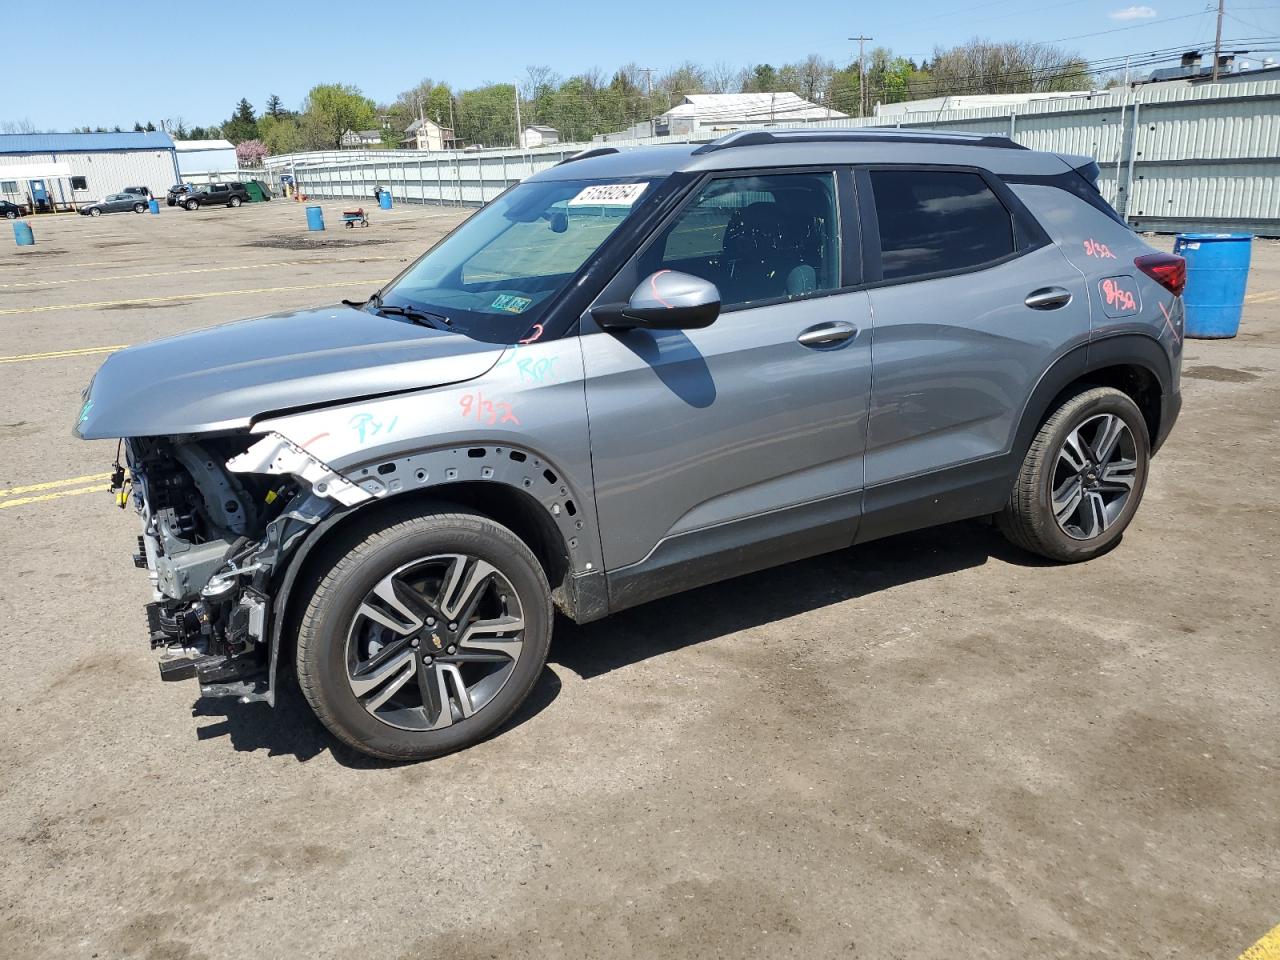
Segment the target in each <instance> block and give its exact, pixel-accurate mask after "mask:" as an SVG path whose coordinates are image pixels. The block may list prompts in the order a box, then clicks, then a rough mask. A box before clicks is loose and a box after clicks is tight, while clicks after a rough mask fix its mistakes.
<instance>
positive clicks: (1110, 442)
mask: <svg viewBox="0 0 1280 960" xmlns="http://www.w3.org/2000/svg"><path fill="white" fill-rule="evenodd" d="M1137 474H1138V446H1137V442H1136V441H1135V440H1134V436H1133V431H1132V430H1130V429H1129V425H1128V424H1127V423H1125V422H1124V420H1122V419H1121V418H1120V417H1118V416H1116V415H1115V414H1112V413H1102V414H1098V415H1097V416H1093V417H1089V418H1088V419H1086V420H1084V421H1083V422H1082V423H1080V424H1079V425H1078V426H1076V428H1075V429H1073V430H1072V431H1071V432H1070V433H1069V434H1067V438H1066V439H1065V440H1064V441H1063V442H1062V446H1061V447H1059V449H1058V456H1057V459H1056V460H1055V462H1054V467H1053V476H1052V479H1051V481H1050V482H1051V486H1050V490H1051V494H1050V503H1051V506H1052V509H1053V515H1054V519H1056V520H1057V522H1058V526H1059V527H1060V528H1061V529H1062V532H1063V533H1065V534H1066V535H1067V536H1069V537H1071V538H1072V539H1075V540H1092V539H1093V538H1094V537H1097V536H1101V535H1102V534H1103V533H1105V532H1106V531H1107V530H1108V529H1110V527H1111V526H1112V524H1114V523H1115V522H1116V521H1117V520H1118V519H1119V518H1120V516H1121V514H1123V513H1124V510H1125V507H1126V506H1127V505H1128V503H1129V498H1130V496H1131V495H1132V494H1133V484H1134V481H1135V480H1136V479H1137Z"/></svg>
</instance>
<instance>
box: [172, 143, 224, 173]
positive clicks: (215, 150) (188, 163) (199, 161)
mask: <svg viewBox="0 0 1280 960" xmlns="http://www.w3.org/2000/svg"><path fill="white" fill-rule="evenodd" d="M173 147H174V149H175V150H177V151H178V171H179V173H181V174H182V179H183V180H185V179H187V178H188V177H190V176H191V175H193V174H199V173H221V172H222V171H224V170H235V169H237V168H238V167H239V163H238V162H237V160H236V148H235V145H234V144H232V142H231V141H230V140H175V141H174V142H173Z"/></svg>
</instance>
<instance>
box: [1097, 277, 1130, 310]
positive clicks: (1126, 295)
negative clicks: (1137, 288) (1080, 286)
mask: <svg viewBox="0 0 1280 960" xmlns="http://www.w3.org/2000/svg"><path fill="white" fill-rule="evenodd" d="M1102 293H1103V295H1104V296H1106V298H1107V305H1108V306H1115V305H1117V304H1119V306H1120V309H1122V310H1136V309H1137V308H1138V302H1137V300H1135V299H1134V297H1133V294H1132V293H1131V292H1130V291H1128V290H1125V289H1124V288H1123V287H1121V286H1120V284H1118V283H1116V282H1115V281H1114V280H1112V279H1111V278H1109V277H1108V278H1107V279H1106V280H1103V281H1102Z"/></svg>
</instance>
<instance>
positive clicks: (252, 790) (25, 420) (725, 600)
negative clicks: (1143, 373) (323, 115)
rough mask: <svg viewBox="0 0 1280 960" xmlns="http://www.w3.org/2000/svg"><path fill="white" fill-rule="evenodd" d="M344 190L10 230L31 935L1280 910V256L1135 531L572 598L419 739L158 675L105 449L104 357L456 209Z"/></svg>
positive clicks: (875, 949)
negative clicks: (594, 604) (1081, 541)
mask: <svg viewBox="0 0 1280 960" xmlns="http://www.w3.org/2000/svg"><path fill="white" fill-rule="evenodd" d="M324 206H325V214H326V220H327V221H328V224H329V230H328V231H327V232H326V233H324V234H308V233H307V232H306V230H305V221H304V215H303V211H302V209H301V206H300V205H298V204H293V203H288V202H282V201H276V202H274V203H270V204H265V205H253V206H248V207H244V208H241V209H240V210H223V209H208V210H200V211H196V212H192V213H187V212H185V211H180V210H171V209H167V208H163V207H162V213H161V215H160V216H158V217H154V216H135V215H132V214H119V215H114V216H106V217H102V218H100V219H93V220H91V219H89V218H86V217H75V216H65V217H60V218H45V219H39V220H36V221H35V223H34V228H35V231H36V237H37V241H38V243H37V246H35V247H34V248H23V249H17V248H15V247H13V246H11V245H10V246H8V247H6V248H5V252H4V253H3V254H0V329H3V330H4V331H5V333H6V337H5V341H6V342H5V345H4V346H3V347H2V348H0V354H3V355H4V356H0V488H3V489H0V549H2V550H3V555H4V558H5V573H6V576H5V577H4V578H3V581H0V583H2V584H3V585H2V586H0V684H2V685H3V690H4V695H3V698H0V742H2V743H3V744H4V747H3V751H2V752H0V862H3V864H4V869H3V870H0V937H3V941H2V942H3V944H4V947H3V948H0V953H3V954H4V955H5V956H7V957H11V958H15V960H17V958H27V957H32V958H34V957H40V958H46V957H58V958H64V957H66V958H79V957H85V958H89V957H100V958H115V957H129V958H206V957H207V958H215V957H217V958H221V957H235V958H243V957H246V956H248V957H255V956H300V957H308V958H316V957H338V956H353V955H359V956H362V957H389V958H398V957H406V958H407V957H423V958H427V957H445V956H447V957H451V958H457V960H462V958H471V957H477V958H479V957H498V958H505V957H513V956H539V957H543V956H545V957H565V956H596V957H600V956H637V957H650V956H653V957H657V956H663V957H668V956H690V957H695V956H696V957H742V956H757V955H758V956H770V957H776V956H792V955H796V956H805V957H829V956H848V957H863V958H883V957H904V958H905V957H911V958H932V957H937V958H944V957H945V958H955V957H965V958H976V957H1011V958H1012V957H1019V958H1021V957H1032V956H1034V957H1071V958H1081V957H1089V958H1100V957H1117V958H1132V957H1160V958H1168V957H1187V958H1200V957H1226V958H1232V957H1235V956H1237V955H1238V954H1239V953H1240V952H1241V951H1242V950H1244V949H1245V948H1246V947H1248V946H1249V944H1251V943H1253V942H1254V941H1255V940H1257V939H1258V938H1259V937H1261V936H1262V935H1263V934H1264V933H1266V931H1267V930H1268V929H1269V928H1270V927H1272V926H1273V925H1274V924H1275V923H1276V922H1277V920H1280V904H1278V902H1277V899H1276V890H1277V884H1276V877H1277V876H1280V829H1278V827H1277V817H1276V811H1277V809H1280V786H1278V785H1277V781H1276V773H1275V758H1276V744H1277V742H1280V736H1278V734H1280V724H1278V723H1277V719H1276V717H1277V711H1276V707H1277V703H1276V700H1277V697H1276V691H1277V688H1278V686H1280V683H1278V681H1280V658H1277V656H1276V626H1277V611H1276V597H1277V583H1278V582H1280V576H1278V574H1280V562H1278V561H1277V551H1278V550H1280V538H1278V534H1280V510H1277V495H1276V480H1275V477H1276V474H1277V469H1278V467H1280V454H1278V452H1277V451H1280V430H1278V429H1277V427H1278V420H1280V244H1277V243H1276V242H1273V241H1259V242H1258V243H1257V244H1256V245H1255V250H1254V271H1253V275H1252V278H1251V284H1250V302H1249V304H1248V307H1247V310H1246V314H1245V320H1244V326H1243V330H1242V333H1241V335H1240V336H1239V337H1238V338H1237V339H1235V340H1233V341H1225V342H1206V341H1199V342H1197V341H1192V342H1190V343H1189V344H1188V347H1187V359H1186V364H1185V374H1184V376H1185V378H1186V379H1185V380H1184V396H1185V407H1184V411H1183V414H1182V419H1181V421H1180V423H1179V424H1178V427H1177V429H1176V430H1175V431H1174V433H1173V436H1172V438H1171V440H1170V441H1169V443H1168V445H1167V447H1166V448H1165V450H1164V452H1163V453H1162V454H1161V455H1160V456H1159V457H1158V458H1157V459H1156V461H1155V464H1154V469H1153V474H1152V478H1151V482H1150V486H1149V488H1148V490H1147V496H1146V502H1145V504H1144V506H1143V508H1142V510H1141V511H1140V513H1139V515H1138V518H1137V521H1136V522H1135V523H1134V525H1133V526H1132V527H1131V528H1130V531H1129V533H1128V535H1127V536H1126V538H1125V541H1124V543H1123V544H1122V545H1121V546H1120V547H1119V548H1118V549H1117V550H1115V551H1114V552H1112V553H1111V554H1109V555H1108V556H1106V557H1104V558H1102V559H1100V560H1097V561H1095V562H1093V563H1089V564H1085V565H1080V566H1075V567H1053V566H1047V565H1043V564H1041V563H1038V562H1035V561H1033V560H1031V559H1030V558H1028V557H1026V556H1023V555H1020V554H1019V553H1017V552H1016V551H1014V550H1013V549H1012V548H1010V547H1007V546H1006V545H1005V544H1004V543H1003V541H1001V540H1000V539H999V538H998V536H997V535H996V534H994V533H993V532H992V531H991V530H990V529H988V528H987V527H985V526H983V525H981V524H977V523H965V524H956V525H952V526H948V527H945V528H941V529H937V530H933V531H926V532H923V533H918V534H912V535H908V536H903V537H898V538H895V539H892V540H889V541H885V542H882V543H878V544H874V545H870V546H867V547H864V548H859V549H856V550H851V551H847V552H843V553H837V554H833V555H829V556H826V557H821V558H817V559H814V560H810V561H806V562H803V563H799V564H794V565H792V566H789V567H784V568H781V569H778V570H775V571H770V572H766V573H761V574H757V575H753V576H750V577H746V578H743V579H740V580H736V581H733V582H730V583H726V584H721V585H718V586H714V587H708V588H705V589H702V590H698V591H696V592H694V593H691V594H687V595H685V596H682V597H676V598H673V599H670V600H665V601H660V602H658V603H653V604H650V605H648V606H645V607H641V608H637V609H634V610H631V611H628V612H626V613H624V614H622V615H620V616H619V617H617V618H615V619H612V620H607V621H604V622H602V623H597V624H593V625H591V626H589V627H574V626H573V625H571V624H567V623H563V622H562V623H561V624H560V625H559V626H558V628H557V633H556V638H555V641H554V643H553V647H552V653H551V662H550V664H549V666H548V668H547V670H546V672H545V675H544V677H543V679H542V681H541V682H540V684H539V686H538V688H537V689H536V691H535V693H534V696H533V699H532V701H531V703H530V704H529V705H528V706H527V707H526V708H525V709H524V710H522V712H521V713H520V714H518V715H517V717H516V719H515V721H514V722H513V723H512V724H511V725H510V726H509V728H508V729H507V730H506V731H505V732H504V733H503V734H502V735H500V736H498V737H496V738H495V739H492V740H490V741H489V742H487V743H484V744H482V745H480V746H478V747H476V748H474V749H471V750H469V751H467V752H464V753H461V754H457V755H454V756H451V757H447V758H444V759H442V760H438V761H435V762H431V763H423V764H418V765H414V766H389V765H382V764H377V763H373V762H370V761H366V760H364V759H363V758H361V757H359V756H356V755H352V754H350V753H348V752H346V751H344V750H341V749H335V747H334V745H333V743H332V742H331V740H330V739H329V738H328V736H327V735H326V733H325V732H324V730H323V728H321V726H320V725H319V723H318V722H316V721H315V720H314V719H313V717H312V716H311V715H310V713H309V711H308V709H307V707H306V705H305V703H304V702H303V701H302V699H301V697H300V696H299V695H298V694H297V693H296V692H295V691H293V690H291V689H290V690H286V692H285V694H284V696H283V698H282V703H281V705H280V706H279V707H278V708H277V709H276V710H275V711H274V712H273V711H272V710H271V709H269V708H267V707H266V706H265V705H261V704H253V705H247V706H241V705H238V704H236V703H234V702H230V701H198V700H197V699H196V696H195V694H196V689H195V686H194V683H183V684H161V683H160V682H158V680H157V673H156V668H155V666H154V663H153V656H152V654H151V653H150V651H149V650H148V648H147V643H146V639H145V630H144V620H143V615H142V608H141V607H142V604H143V603H144V602H145V601H146V599H147V583H146V578H145V577H144V576H142V574H141V571H137V570H135V569H133V567H132V564H131V562H130V560H129V554H130V553H131V551H132V549H133V539H134V536H135V534H136V532H137V531H136V527H137V521H136V518H135V517H134V516H133V514H132V512H130V513H124V512H121V511H119V510H117V509H115V508H114V506H113V505H112V501H111V499H110V497H109V496H108V495H107V494H106V493H103V492H100V491H99V490H98V489H97V488H98V487H101V486H102V481H101V479H100V477H101V475H102V474H103V472H104V471H105V470H106V469H108V466H109V463H110V460H111V458H112V456H113V455H114V445H113V444H109V443H108V444H104V443H93V444H89V443H82V442H80V441H77V440H75V439H73V438H72V437H71V435H70V430H71V425H72V422H73V420H74V417H75V415H76V413H77V411H78V409H79V393H80V390H81V389H82V388H83V387H84V385H85V384H86V383H87V382H88V379H89V377H90V376H91V375H92V373H93V371H94V370H95V369H96V367H97V365H98V363H100V362H101V360H102V358H103V356H105V353H103V352H101V351H99V352H75V351H89V350H92V349H94V348H109V347H116V346H119V345H123V344H130V343H136V342H139V341H141V340H143V339H147V338H152V337H156V336H162V335H166V334H171V333H175V332H178V331H182V330H187V329H192V328H195V327H202V326H206V325H209V324H213V323H218V322H223V321H227V320H232V319H236V318H239V317H243V316H252V315H258V314H263V313H269V312H273V311H278V310H285V309H289V308H293V307H300V306H304V305H311V304H318V303H324V302H331V301H335V300H337V299H339V298H341V297H361V298H363V297H364V296H367V295H368V293H370V292H371V291H372V290H373V289H374V287H375V286H376V285H377V284H378V283H379V282H380V281H381V280H384V279H386V278H388V277H390V276H392V275H393V274H395V273H396V272H398V271H399V270H400V269H401V268H402V267H403V266H404V264H405V263H406V262H407V261H408V260H409V259H411V258H412V257H413V256H415V255H416V254H417V253H419V252H420V251H421V250H422V249H424V248H425V247H426V246H427V245H428V244H429V243H430V242H432V241H433V240H434V239H435V238H436V237H438V236H439V235H440V234H441V233H442V232H443V231H445V230H446V229H448V228H449V227H451V226H452V225H453V224H454V223H456V222H457V221H458V220H459V219H460V218H461V216H463V215H464V212H461V211H458V210H451V209H443V208H403V207H398V208H397V209H395V210H393V211H389V212H387V211H378V210H374V211H373V212H372V213H371V218H372V220H373V225H372V226H371V227H370V228H369V229H367V230H343V229H340V210H341V206H342V205H341V204H340V203H331V204H330V203H326V204H325V205H324ZM335 227H339V228H338V229H335ZM4 242H5V243H9V240H8V238H7V236H6V237H5V238H4ZM1159 243H1160V245H1161V246H1164V247H1166V248H1167V246H1168V241H1167V239H1164V238H1162V239H1161V240H1160V241H1159ZM35 354H46V355H47V356H35V357H33V356H31V355H35ZM77 478H80V479H77ZM27 487H35V488H36V489H34V490H28V489H22V488H27ZM84 488H89V492H83V493H81V492H77V491H79V490H82V489H84Z"/></svg>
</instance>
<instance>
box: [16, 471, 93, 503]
mask: <svg viewBox="0 0 1280 960" xmlns="http://www.w3.org/2000/svg"><path fill="white" fill-rule="evenodd" d="M110 479H111V474H109V473H89V474H85V475H84V476H83V477H68V478H67V479H66V480H49V481H47V482H45V483H29V484H27V485H26V486H25V487H10V488H9V489H8V490H0V497H9V496H13V495H14V494H16V493H34V492H35V491H37V490H52V489H53V488H54V487H69V486H72V485H74V484H77V483H94V482H96V481H102V480H110Z"/></svg>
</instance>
